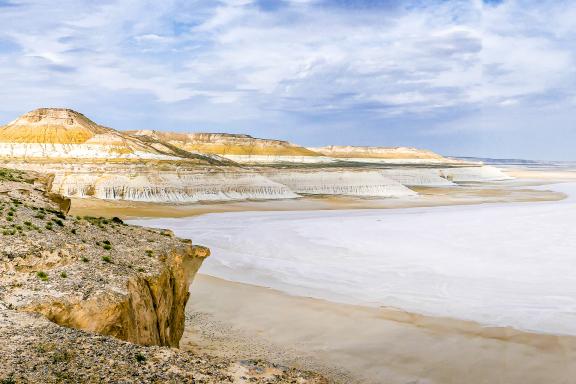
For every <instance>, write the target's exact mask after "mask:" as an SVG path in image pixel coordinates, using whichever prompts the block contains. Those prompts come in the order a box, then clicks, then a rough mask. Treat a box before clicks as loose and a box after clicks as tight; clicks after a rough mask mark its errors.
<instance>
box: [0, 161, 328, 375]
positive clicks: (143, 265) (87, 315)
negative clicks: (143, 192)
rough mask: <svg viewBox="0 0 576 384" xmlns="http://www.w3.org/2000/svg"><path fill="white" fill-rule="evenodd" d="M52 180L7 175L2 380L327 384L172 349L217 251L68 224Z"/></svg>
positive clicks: (89, 223) (113, 224) (74, 221)
mask: <svg viewBox="0 0 576 384" xmlns="http://www.w3.org/2000/svg"><path fill="white" fill-rule="evenodd" d="M50 181H51V177H43V176H41V175H38V174H33V173H30V172H20V171H15V170H7V169H1V168H0V244H1V245H2V246H1V247H0V340H2V342H1V343H0V356H2V358H1V359H0V382H2V383H34V384H56V383H63V382H67V383H131V384H132V383H133V384H136V383H186V384H193V383H206V384H208V383H210V384H220V383H223V382H229V383H246V382H251V383H262V384H264V383H270V382H272V381H273V382H275V383H285V384H287V383H302V384H327V383H328V382H327V380H326V379H324V378H323V377H322V376H320V375H317V374H314V373H311V372H304V371H299V370H296V369H292V368H287V367H279V366H276V365H274V364H270V363H266V362H264V361H259V360H242V361H231V360H227V359H222V358H217V357H213V356H208V355H197V354H194V353H193V352H185V351H180V350H178V349H176V348H173V347H177V346H178V343H179V340H180V338H181V336H182V333H183V330H184V320H185V319H184V316H185V313H184V310H185V306H186V302H187V301H188V297H189V293H188V287H189V284H190V282H191V280H192V279H193V277H194V275H195V274H196V272H197V270H198V268H199V267H200V265H201V264H202V261H203V260H204V259H205V258H206V257H207V256H209V253H210V252H209V250H208V249H207V248H204V247H202V246H196V245H192V244H191V242H190V241H189V240H183V239H178V238H176V237H174V236H173V234H172V233H171V232H170V231H165V230H157V229H148V228H143V227H136V226H129V225H125V224H124V223H123V222H122V221H121V220H120V219H117V218H113V219H104V218H96V217H82V218H81V217H72V216H68V215H66V214H65V210H64V211H62V210H61V207H64V208H65V209H66V206H67V203H69V201H68V200H67V199H65V198H62V197H59V198H57V197H56V195H55V194H51V193H49V192H47V187H48V186H49V184H50Z"/></svg>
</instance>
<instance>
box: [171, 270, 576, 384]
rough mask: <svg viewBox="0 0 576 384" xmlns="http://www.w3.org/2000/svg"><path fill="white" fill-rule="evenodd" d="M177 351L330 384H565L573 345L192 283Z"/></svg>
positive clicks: (571, 372)
mask: <svg viewBox="0 0 576 384" xmlns="http://www.w3.org/2000/svg"><path fill="white" fill-rule="evenodd" d="M187 312H188V314H189V315H188V324H187V325H188V326H187V329H186V332H185V335H184V338H183V340H182V343H181V347H182V348H193V349H195V350H201V351H203V352H208V353H211V354H217V355H224V356H231V357H235V358H244V357H245V358H248V357H262V358H266V359H268V360H272V361H275V362H278V363H282V364H289V365H294V366H298V367H302V368H307V369H313V370H316V371H320V372H322V373H324V374H326V375H328V376H329V377H330V378H331V379H332V380H334V382H337V383H386V384H396V383H398V384H400V383H402V384H406V383H422V384H423V383H437V384H449V383H454V384H462V383H466V384H476V383H478V384H480V383H482V384H497V383H500V384H516V383H518V384H543V383H546V384H560V383H563V384H568V383H572V382H573V378H574V377H575V375H576V337H567V336H553V335H542V334H530V333H524V332H519V331H516V330H513V329H509V328H488V327H482V326H480V325H478V324H475V323H472V322H465V321H458V320H452V319H441V318H431V317H425V316H420V315H414V314H408V313H404V312H399V311H395V310H391V309H384V308H381V309H378V308H367V307H361V306H353V305H344V304H335V303H331V302H327V301H322V300H316V299H310V298H303V297H294V296H288V295H285V294H283V293H280V292H277V291H274V290H270V289H266V288H261V287H256V286H251V285H246V284H240V283H232V282H228V281H225V280H220V279H216V278H213V277H208V276H204V275H199V276H198V277H197V279H196V281H195V282H194V284H193V285H192V288H191V299H190V302H189V305H188V308H187Z"/></svg>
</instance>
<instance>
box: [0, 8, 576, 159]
mask: <svg viewBox="0 0 576 384" xmlns="http://www.w3.org/2000/svg"><path fill="white" fill-rule="evenodd" d="M574 20H576V0H571V1H563V0H554V1H546V0H543V1H534V0H530V1H528V0H504V1H501V0H484V1H481V0H469V1H465V0H429V1H426V0H414V1H411V0H404V1H401V0H397V1H396V0H221V1H216V0H210V1H208V0H163V1H136V0H124V1H114V0H103V1H98V2H94V1H71V0H61V1H58V2H53V1H47V0H25V1H20V0H0V26H1V27H0V79H1V80H2V86H1V87H0V101H1V102H0V121H3V122H7V121H9V120H11V119H13V118H15V117H16V116H18V115H20V114H22V113H24V112H26V111H28V110H31V109H34V108H36V107H40V106H66V107H70V108H74V109H77V110H79V111H81V112H83V113H85V114H86V115H88V116H89V117H91V118H93V119H94V120H96V121H97V122H99V123H101V124H104V125H108V126H111V127H114V128H118V129H160V130H170V131H215V132H222V131H223V132H240V133H248V134H252V135H255V136H259V137H274V138H284V139H288V140H291V141H294V142H297V143H300V144H303V145H314V146H316V145H328V144H352V145H384V146H393V145H411V146H418V147H425V148H429V149H432V150H436V151H438V152H441V153H444V154H448V155H470V156H486V157H506V158H512V157H514V158H535V159H559V160H568V159H574V160H576V151H575V150H574V143H576V126H575V122H576V108H575V107H576V65H575V64H576V63H575V61H576V44H574V41H576V23H574Z"/></svg>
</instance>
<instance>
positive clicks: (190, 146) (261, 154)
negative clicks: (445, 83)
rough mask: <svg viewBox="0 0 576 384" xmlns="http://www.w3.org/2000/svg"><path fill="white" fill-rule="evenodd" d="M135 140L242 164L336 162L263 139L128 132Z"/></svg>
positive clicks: (287, 144) (285, 144)
mask: <svg viewBox="0 0 576 384" xmlns="http://www.w3.org/2000/svg"><path fill="white" fill-rule="evenodd" d="M127 133H130V134H132V135H134V136H136V137H142V136H144V137H152V138H154V139H157V140H161V141H164V142H166V143H169V144H171V145H174V146H176V147H179V148H182V149H184V150H186V151H189V152H193V153H201V154H210V155H218V156H222V157H225V158H227V159H230V160H233V161H236V162H239V163H254V164H261V163H269V164H275V163H330V162H333V161H334V160H333V159H330V158H327V157H326V156H324V155H322V154H320V153H317V152H314V151H311V150H309V149H307V148H304V147H301V146H299V145H296V144H292V143H290V142H288V141H283V140H273V139H260V138H255V137H252V136H249V135H240V134H229V133H175V132H161V131H153V130H140V131H128V132H127Z"/></svg>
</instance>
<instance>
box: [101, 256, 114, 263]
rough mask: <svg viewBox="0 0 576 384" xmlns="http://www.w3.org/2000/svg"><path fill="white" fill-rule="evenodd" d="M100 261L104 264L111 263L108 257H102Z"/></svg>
mask: <svg viewBox="0 0 576 384" xmlns="http://www.w3.org/2000/svg"><path fill="white" fill-rule="evenodd" d="M102 261H104V262H106V263H111V262H112V259H111V258H110V256H102Z"/></svg>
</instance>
